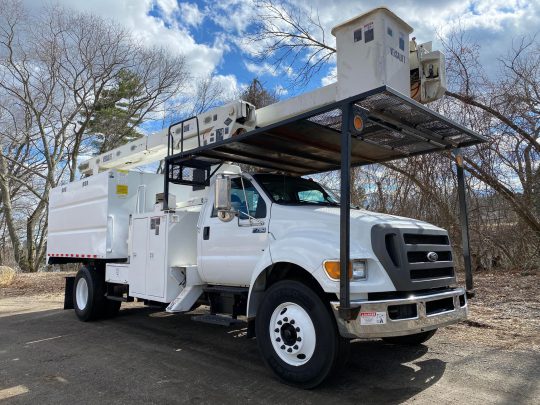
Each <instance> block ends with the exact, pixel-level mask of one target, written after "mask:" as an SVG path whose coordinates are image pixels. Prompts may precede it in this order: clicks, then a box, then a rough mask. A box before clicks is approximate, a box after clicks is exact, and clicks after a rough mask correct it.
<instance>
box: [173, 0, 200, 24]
mask: <svg viewBox="0 0 540 405" xmlns="http://www.w3.org/2000/svg"><path fill="white" fill-rule="evenodd" d="M174 1H176V0H174ZM178 18H179V20H180V21H181V22H183V23H185V24H187V25H189V26H192V27H198V26H199V25H201V24H202V22H203V20H204V14H203V13H202V12H201V10H199V6H198V5H197V4H194V3H180V12H179V13H178Z"/></svg>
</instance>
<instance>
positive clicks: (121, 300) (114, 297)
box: [105, 294, 133, 302]
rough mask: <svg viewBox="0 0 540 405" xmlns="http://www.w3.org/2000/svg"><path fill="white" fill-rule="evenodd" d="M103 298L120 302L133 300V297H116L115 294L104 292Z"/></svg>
mask: <svg viewBox="0 0 540 405" xmlns="http://www.w3.org/2000/svg"><path fill="white" fill-rule="evenodd" d="M105 298H107V299H108V300H111V301H120V302H133V297H127V298H126V297H117V296H116V295H107V294H105Z"/></svg>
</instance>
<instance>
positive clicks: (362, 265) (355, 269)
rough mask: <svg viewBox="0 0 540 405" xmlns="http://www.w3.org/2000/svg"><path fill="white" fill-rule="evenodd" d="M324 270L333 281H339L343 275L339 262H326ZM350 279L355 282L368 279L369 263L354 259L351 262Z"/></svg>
mask: <svg viewBox="0 0 540 405" xmlns="http://www.w3.org/2000/svg"><path fill="white" fill-rule="evenodd" d="M323 267H324V270H325V271H326V274H328V277H330V278H331V279H332V280H336V281H337V280H339V275H340V273H341V271H340V266H339V260H326V261H325V262H324V263H323ZM349 279H351V280H353V281H357V280H365V279H367V261H366V260H363V259H353V260H351V261H350V262H349Z"/></svg>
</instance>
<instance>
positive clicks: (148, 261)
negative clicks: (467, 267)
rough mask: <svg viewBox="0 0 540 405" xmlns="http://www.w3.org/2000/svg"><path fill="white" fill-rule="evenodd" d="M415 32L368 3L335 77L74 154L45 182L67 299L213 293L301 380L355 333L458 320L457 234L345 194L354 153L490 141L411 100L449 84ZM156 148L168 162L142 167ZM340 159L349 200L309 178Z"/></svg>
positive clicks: (357, 161)
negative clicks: (285, 95)
mask: <svg viewBox="0 0 540 405" xmlns="http://www.w3.org/2000/svg"><path fill="white" fill-rule="evenodd" d="M411 31H412V29H411V28H410V27H409V26H408V25H407V24H406V23H405V22H403V21H402V20H401V19H399V17H397V16H395V14H393V13H392V12H390V11H389V10H387V9H384V8H379V9H375V10H373V11H371V12H369V13H366V14H364V15H362V16H360V17H357V18H355V19H352V20H350V21H347V22H345V23H343V24H341V25H339V26H337V27H336V28H334V30H333V33H334V35H336V41H337V48H338V56H337V63H338V81H337V83H335V84H332V85H330V86H326V87H323V88H321V89H318V90H315V91H313V92H311V93H307V94H303V95H301V96H298V97H295V98H293V99H290V100H286V101H283V102H279V103H276V104H273V105H270V106H268V107H264V108H261V109H256V108H255V106H253V105H251V104H249V103H247V102H244V101H237V102H233V103H230V104H227V105H225V106H223V107H219V108H217V109H214V110H212V111H209V112H206V113H203V114H200V115H199V116H196V117H190V118H187V119H185V120H182V121H181V122H178V123H174V124H172V125H170V127H169V128H168V129H167V130H166V131H163V132H161V133H156V134H154V135H151V136H149V137H144V138H141V139H139V140H136V141H133V142H131V143H129V144H127V145H124V146H121V147H119V148H117V149H114V150H112V151H109V152H107V153H104V154H102V155H99V156H96V157H93V158H92V159H90V160H88V161H87V162H84V163H83V164H81V166H80V167H79V170H80V171H81V173H82V175H83V177H82V178H81V179H80V180H78V181H74V182H72V183H69V184H66V185H63V186H60V187H57V188H55V189H54V190H53V191H52V192H51V195H50V206H49V220H48V223H49V234H48V247H47V255H48V261H49V263H50V264H62V263H72V262H80V263H82V264H83V266H82V267H81V268H80V270H79V271H78V273H77V275H76V277H74V278H70V279H68V280H67V283H66V304H65V307H66V308H74V310H75V313H76V315H77V317H78V318H79V319H80V320H82V321H91V320H96V319H100V318H103V317H111V316H114V315H115V314H116V313H117V312H118V310H119V309H120V306H121V303H122V302H125V301H132V300H134V299H137V300H139V301H143V302H145V303H148V304H156V303H159V304H161V305H163V307H164V308H166V311H168V312H177V313H185V312H189V311H191V310H192V309H193V308H195V307H197V306H199V305H207V306H208V311H209V314H208V315H203V316H202V317H201V316H199V320H206V321H208V322H213V323H228V322H231V321H233V320H238V319H241V320H242V321H244V322H246V323H247V329H248V337H256V339H257V342H258V346H259V348H260V352H261V354H262V357H263V359H264V361H265V363H266V364H267V365H268V366H269V367H270V369H271V370H272V371H273V372H274V373H275V374H276V375H277V376H278V377H279V378H281V379H282V380H283V381H285V382H287V383H289V384H293V385H297V386H300V387H305V388H311V387H314V386H316V385H318V384H319V383H320V382H322V381H323V380H324V379H325V378H326V377H327V376H328V375H329V374H330V373H331V372H332V371H333V370H335V369H336V368H338V367H339V366H340V365H342V364H343V360H344V359H345V357H346V353H347V348H348V345H349V342H350V340H351V339H356V338H382V339H385V340H387V341H388V342H392V343H403V344H420V343H422V342H425V341H426V340H428V339H429V338H430V337H431V336H433V334H434V333H435V332H436V330H437V329H438V328H440V327H443V326H446V325H449V324H453V323H456V322H459V321H460V320H463V319H465V318H466V316H467V299H466V294H465V291H464V289H463V288H461V287H459V286H457V284H456V273H455V259H456V258H455V257H454V254H453V251H452V247H451V242H450V240H449V237H448V233H447V231H445V230H444V229H441V228H439V227H437V226H434V225H431V224H428V223H426V222H422V221H418V220H414V219H409V218H403V217H397V216H392V215H387V214H381V213H374V212H370V211H366V210H364V209H359V208H355V207H351V205H350V181H349V179H350V168H351V167H352V166H361V165H366V164H372V163H377V162H384V161H388V160H392V159H399V158H406V157H411V156H414V155H417V154H422V153H431V152H436V151H440V152H442V153H446V152H447V151H450V150H459V148H462V147H466V146H468V145H472V144H475V143H478V142H482V141H483V139H482V138H481V137H479V136H478V135H476V134H474V133H472V132H471V131H470V130H468V129H466V128H463V127H461V126H459V125H458V124H456V123H454V122H452V121H450V120H448V119H446V118H445V117H442V116H440V115H438V114H436V113H435V112H433V111H431V110H429V109H428V108H426V107H425V106H423V105H422V104H421V103H419V102H417V101H415V100H413V99H412V98H411V97H410V95H411V94H412V93H411V92H413V91H416V86H417V85H418V89H419V90H418V91H420V92H421V94H420V96H418V100H419V101H421V102H427V101H431V100H433V99H436V98H439V97H440V95H441V88H442V89H443V90H444V83H445V81H444V57H443V55H442V54H440V53H439V52H438V51H431V46H430V45H425V44H424V45H421V46H417V45H416V44H415V43H411V45H412V47H413V48H412V49H409V40H408V35H409V34H410V32H411ZM396 53H397V54H398V56H399V57H397V58H396ZM376 67H378V68H377V69H376ZM415 80H417V83H413V82H414V81H415ZM442 92H443V93H444V91H442ZM159 160H163V161H164V164H163V167H164V170H163V173H158V174H156V173H146V172H141V171H135V170H132V169H133V168H135V167H137V166H141V165H144V164H147V163H149V162H154V161H159ZM233 163H235V164H233ZM237 164H248V165H249V166H250V167H255V168H257V170H256V171H254V172H252V173H251V172H250V173H248V172H243V171H242V170H241V169H240V166H238V165H237ZM330 170H340V173H341V184H340V193H339V194H340V196H339V197H337V196H336V195H335V194H334V193H333V192H331V191H329V190H328V189H327V188H325V187H324V186H323V185H322V184H320V183H318V182H317V181H315V180H313V175H314V174H316V173H321V172H326V171H330Z"/></svg>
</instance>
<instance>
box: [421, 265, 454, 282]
mask: <svg viewBox="0 0 540 405" xmlns="http://www.w3.org/2000/svg"><path fill="white" fill-rule="evenodd" d="M453 276H454V268H453V267H441V268H438V269H425V270H411V280H420V279H425V278H441V277H453Z"/></svg>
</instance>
